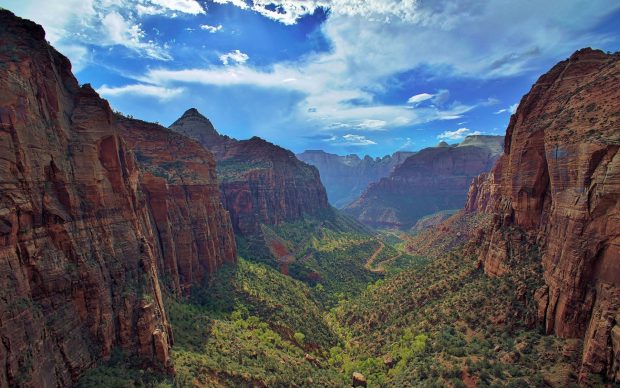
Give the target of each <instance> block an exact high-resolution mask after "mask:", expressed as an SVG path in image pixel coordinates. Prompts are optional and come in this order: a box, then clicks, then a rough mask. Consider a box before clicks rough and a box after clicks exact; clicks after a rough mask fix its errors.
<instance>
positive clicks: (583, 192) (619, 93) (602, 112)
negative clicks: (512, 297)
mask: <svg viewBox="0 0 620 388" xmlns="http://www.w3.org/2000/svg"><path fill="white" fill-rule="evenodd" d="M619 149H620V55H618V54H614V55H607V54H605V53H603V52H601V51H593V50H591V49H584V50H580V51H578V52H576V53H575V54H573V55H572V56H571V57H570V58H569V59H568V60H566V61H563V62H560V63H559V64H557V65H556V66H555V67H553V68H552V69H551V70H550V71H549V72H548V73H547V74H545V75H543V76H542V77H541V78H540V79H539V80H538V81H537V82H536V83H535V84H534V86H533V87H532V89H531V91H530V92H529V93H528V94H527V95H525V96H524V97H523V99H522V100H521V103H520V105H519V108H518V109H517V112H516V113H515V114H514V115H513V116H512V118H511V120H510V124H509V126H508V129H507V134H506V143H505V153H504V154H503V155H502V156H501V158H500V159H499V161H498V163H497V165H496V166H495V167H494V169H493V171H492V172H491V173H489V174H486V175H483V176H480V177H479V178H477V179H476V180H475V181H474V182H473V185H472V187H471V188H470V191H469V196H468V201H467V204H466V210H467V211H486V212H489V213H491V214H493V216H494V223H493V226H492V227H490V228H488V229H486V230H485V231H484V233H483V236H482V238H480V242H481V245H482V248H481V252H480V255H481V259H482V260H483V262H484V267H485V271H486V272H487V273H490V274H500V273H502V272H503V271H505V270H507V269H506V268H507V265H506V263H507V262H508V261H510V260H518V259H519V257H520V255H523V254H525V252H527V251H528V250H529V249H530V248H531V247H533V246H534V247H537V248H539V249H540V257H541V260H542V265H543V268H544V277H545V282H546V286H545V287H544V288H542V289H540V290H538V291H537V294H536V296H537V299H538V302H539V314H540V319H541V320H542V321H543V322H544V323H545V327H546V330H547V332H548V333H555V334H557V335H559V336H562V337H580V338H584V341H585V342H584V351H583V362H582V370H581V376H582V378H583V377H585V376H586V375H587V374H588V373H592V372H594V373H602V374H604V375H606V377H607V378H609V379H612V380H615V381H618V380H619V377H620V374H619V363H618V359H619V358H618V356H619V353H618V349H619V347H618V332H619V331H620V329H619V327H620V326H619V325H620V321H619V320H618V318H619V315H618V312H619V311H620V154H619V153H618V150H619Z"/></svg>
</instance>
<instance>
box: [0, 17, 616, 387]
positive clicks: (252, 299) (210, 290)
mask: <svg viewBox="0 0 620 388" xmlns="http://www.w3.org/2000/svg"><path fill="white" fill-rule="evenodd" d="M619 101H620V54H618V53H616V54H610V53H604V52H602V51H598V50H592V49H582V50H579V51H577V52H575V53H574V54H572V55H571V56H570V58H568V59H566V60H564V61H562V62H559V63H558V64H557V65H555V66H554V67H553V68H552V69H551V70H550V71H548V72H547V73H546V74H544V75H543V76H541V77H540V78H539V79H538V80H537V81H536V83H535V84H534V85H533V86H532V88H531V90H530V91H529V93H527V94H526V95H525V96H524V97H523V98H522V100H521V102H520V104H519V106H518V108H517V110H516V112H515V113H514V114H513V115H512V116H511V119H510V122H509V125H508V128H507V131H506V136H505V137H501V136H489V135H474V136H468V137H466V138H465V139H464V140H463V141H462V142H461V143H460V144H455V145H449V144H447V143H445V142H441V143H440V144H439V145H438V146H437V147H431V148H426V149H423V150H421V151H419V152H415V153H408V152H397V153H394V154H393V155H391V156H386V157H384V158H379V159H372V158H370V157H365V158H359V157H357V156H353V155H349V156H344V157H342V156H337V155H333V154H329V153H326V152H323V151H306V152H304V153H301V154H299V155H297V156H296V155H295V154H293V153H292V152H291V151H289V150H286V149H284V148H282V147H279V146H277V145H275V144H272V143H270V142H268V141H266V140H264V139H261V138H259V137H252V138H250V139H248V140H236V139H233V138H231V137H228V136H225V135H222V134H220V133H218V131H217V130H216V129H215V127H214V126H213V124H212V123H211V121H210V120H209V119H208V118H206V117H205V116H204V115H202V114H201V113H200V112H199V111H198V110H197V109H195V108H191V109H189V110H187V111H186V112H185V113H184V114H183V115H182V116H181V117H180V118H179V119H177V120H176V121H175V122H174V123H173V124H172V125H171V126H170V127H168V128H166V127H163V126H161V125H159V124H156V123H149V122H145V121H141V120H137V119H134V118H132V117H129V116H124V115H123V114H121V113H119V112H114V111H113V110H112V109H111V108H110V105H109V104H108V102H107V101H106V100H104V99H102V98H101V97H100V96H99V95H98V94H97V92H96V91H95V90H94V89H93V87H91V85H89V84H84V85H80V84H79V83H78V81H77V79H76V78H75V76H74V75H73V74H72V67H71V63H70V62H69V60H68V59H67V58H66V57H64V56H63V55H62V54H60V53H59V52H57V51H56V50H55V49H54V48H53V47H51V46H50V45H49V43H48V42H47V41H46V36H45V32H44V30H43V28H42V27H41V26H39V25H37V24H35V23H33V22H30V21H28V20H24V19H21V18H18V17H16V16H15V15H13V14H12V13H11V12H9V11H6V10H2V9H0V388H5V387H22V386H23V387H41V386H43V387H45V386H57V387H66V386H76V385H77V386H139V385H153V386H170V387H172V386H289V385H295V386H312V385H314V386H351V385H352V384H353V385H356V384H358V385H368V386H409V385H413V386H420V385H425V384H426V385H428V384H435V385H437V384H439V385H443V386H463V385H465V386H471V387H476V386H491V385H494V384H501V385H503V384H511V386H543V385H544V386H554V387H563V386H570V384H573V383H575V384H582V385H590V386H605V385H607V386H612V384H616V383H619V382H620V155H619V152H618V151H619V150H620V107H619ZM300 159H301V160H300ZM306 162H307V163H306ZM321 179H323V181H324V182H325V184H326V185H327V186H328V189H327V190H326V189H325V187H324V186H323V184H322V182H321ZM366 186H367V187H366ZM364 187H365V189H364ZM362 190H363V191H362ZM328 195H329V200H330V201H332V204H334V205H336V206H344V205H346V204H347V203H348V205H347V206H346V207H345V208H344V211H343V212H340V211H338V210H336V209H334V208H332V207H331V206H330V204H329V202H328ZM357 195H359V198H357V199H356V200H355V201H353V202H352V203H349V200H350V199H353V198H355V197H356V196H357ZM347 213H348V214H349V215H346V214H347ZM362 223H364V224H366V225H370V226H373V227H378V228H379V229H378V230H374V229H370V228H368V227H366V226H364V225H363V224H362ZM412 227H413V229H412ZM257 235H260V236H261V237H260V240H261V243H262V244H264V246H263V247H262V248H266V249H271V250H272V251H274V252H275V253H274V254H273V256H274V257H271V258H270V259H269V260H272V261H265V260H263V258H262V257H261V254H262V251H261V249H262V248H258V247H257V246H253V245H248V244H247V241H248V240H251V239H252V238H253V237H254V236H257ZM237 244H239V245H238V246H237ZM267 245H269V246H267ZM248 247H249V248H248ZM242 250H243V251H242ZM272 253H273V252H272ZM276 256H277V257H276ZM278 257H284V258H285V259H286V262H285V263H283V262H278V263H275V262H273V258H276V259H277V258H278ZM278 264H279V265H280V267H279V268H275V267H277V265H278ZM278 269H279V270H278ZM283 269H284V270H283Z"/></svg>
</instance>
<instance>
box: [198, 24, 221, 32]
mask: <svg viewBox="0 0 620 388" xmlns="http://www.w3.org/2000/svg"><path fill="white" fill-rule="evenodd" d="M200 29H202V30H205V31H209V32H210V33H212V34H215V33H216V32H218V31H220V30H221V29H222V25H221V24H218V25H217V26H210V25H208V24H201V25H200Z"/></svg>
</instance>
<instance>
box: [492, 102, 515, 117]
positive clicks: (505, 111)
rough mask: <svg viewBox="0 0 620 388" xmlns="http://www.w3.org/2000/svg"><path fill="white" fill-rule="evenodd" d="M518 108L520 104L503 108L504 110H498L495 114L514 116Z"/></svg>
mask: <svg viewBox="0 0 620 388" xmlns="http://www.w3.org/2000/svg"><path fill="white" fill-rule="evenodd" d="M518 106H519V103H516V104H512V105H510V106H509V107H508V108H502V109H499V110H497V111H495V112H493V113H494V114H496V115H498V114H502V113H510V114H514V113H515V112H516V111H517V107H518Z"/></svg>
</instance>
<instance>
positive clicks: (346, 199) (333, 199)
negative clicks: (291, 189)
mask: <svg viewBox="0 0 620 388" xmlns="http://www.w3.org/2000/svg"><path fill="white" fill-rule="evenodd" d="M413 154H414V152H405V151H399V152H395V153H394V154H392V155H387V156H384V157H383V158H371V157H370V156H368V155H366V156H365V157H364V158H360V157H359V156H357V155H355V154H352V155H347V156H340V155H336V154H330V153H327V152H325V151H321V150H309V151H304V152H302V153H301V154H297V158H298V159H300V160H301V161H303V162H306V163H308V164H310V165H313V166H315V167H316V168H317V169H318V170H319V173H320V174H321V181H322V182H323V184H324V185H325V189H326V190H327V197H328V198H329V202H330V203H331V204H332V205H333V206H335V207H337V208H342V207H345V206H346V205H348V204H349V203H351V202H353V201H354V200H355V199H357V198H358V197H359V196H360V194H362V192H363V191H364V190H365V189H366V188H367V187H368V185H369V184H371V183H372V182H377V181H379V180H380V179H381V178H384V177H387V176H388V175H390V173H391V172H392V171H394V168H396V166H399V165H400V164H401V163H403V162H404V161H405V159H407V158H408V157H409V156H411V155H413Z"/></svg>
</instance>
